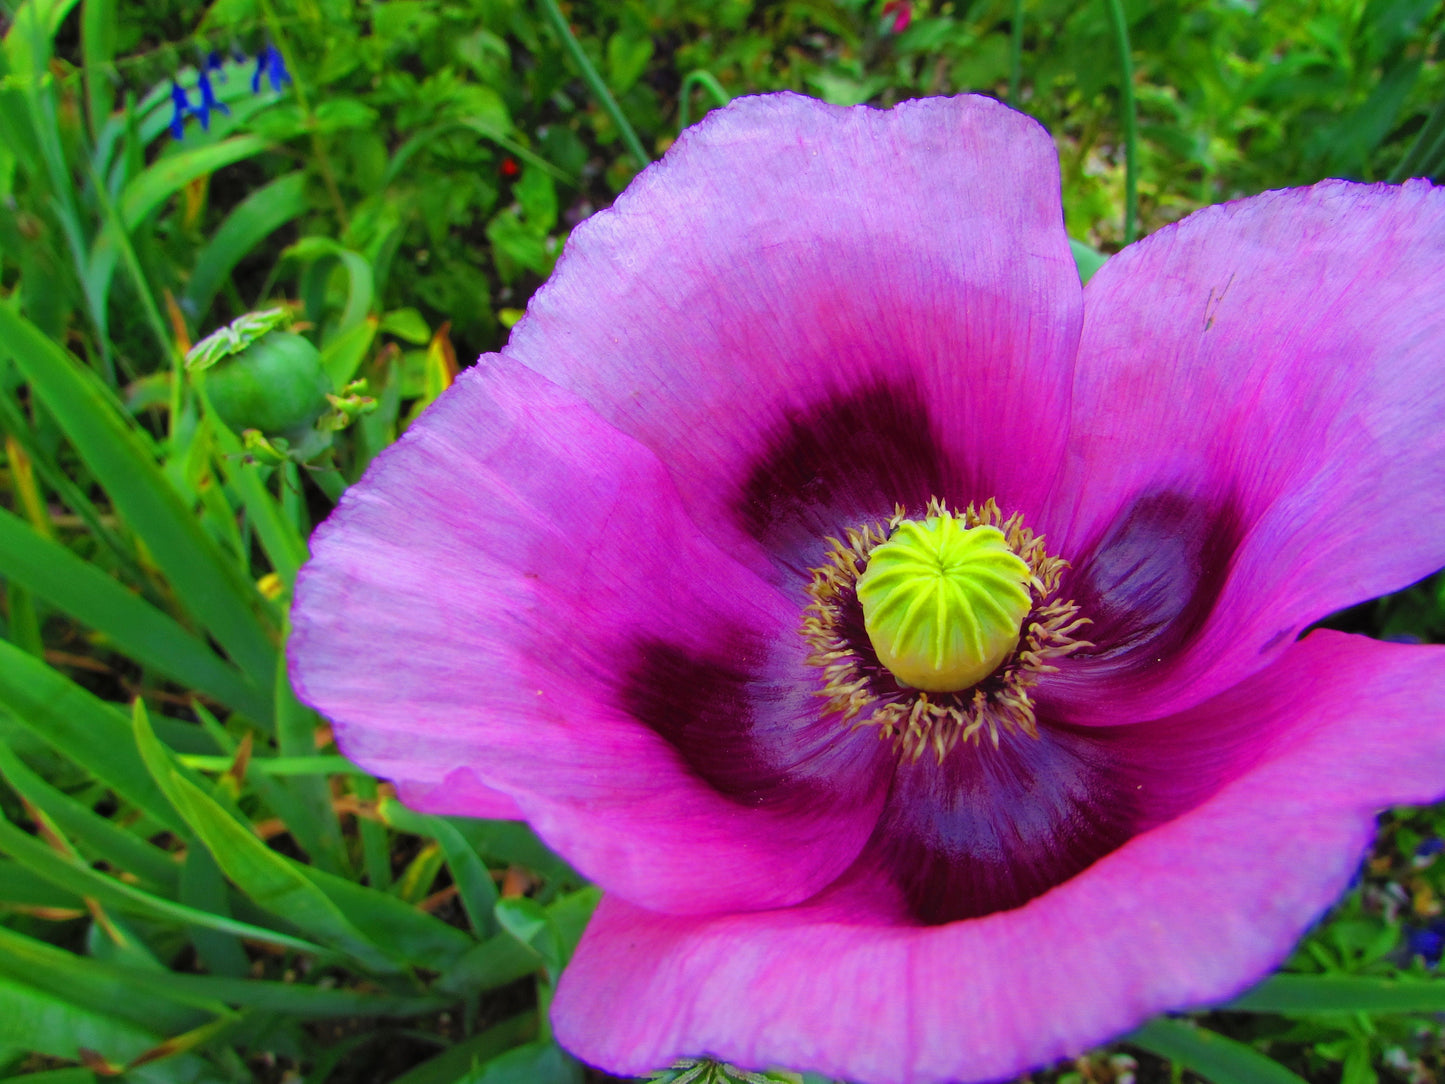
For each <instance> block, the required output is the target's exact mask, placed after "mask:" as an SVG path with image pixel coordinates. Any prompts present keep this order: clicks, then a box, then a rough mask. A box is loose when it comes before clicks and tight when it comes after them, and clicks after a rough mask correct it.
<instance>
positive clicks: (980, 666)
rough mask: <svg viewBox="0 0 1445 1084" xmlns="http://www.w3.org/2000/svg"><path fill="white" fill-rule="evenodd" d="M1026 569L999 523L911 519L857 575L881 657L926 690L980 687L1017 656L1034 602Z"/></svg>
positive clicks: (901, 676)
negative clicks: (999, 527)
mask: <svg viewBox="0 0 1445 1084" xmlns="http://www.w3.org/2000/svg"><path fill="white" fill-rule="evenodd" d="M1029 581H1030V573H1029V566H1028V565H1027V564H1026V563H1025V562H1024V561H1023V560H1022V559H1021V558H1020V557H1019V556H1018V554H1016V553H1014V551H1013V550H1011V549H1010V548H1009V545H1008V542H1007V540H1006V539H1005V538H1004V536H1003V533H1002V532H1001V531H999V530H998V529H997V528H995V527H987V526H980V527H973V528H968V527H964V526H963V524H962V523H960V522H959V521H958V520H957V519H955V518H954V517H953V516H951V515H948V514H947V513H945V514H943V515H939V516H929V517H928V518H927V519H924V520H912V519H906V520H903V521H902V522H901V523H899V524H898V526H897V527H895V528H894V529H893V533H892V534H891V535H890V536H889V538H888V541H886V542H884V543H882V544H881V545H879V546H877V547H876V548H875V549H874V550H873V552H872V553H870V554H869V555H868V567H867V568H866V569H865V570H864V572H863V575H862V576H860V577H859V579H858V601H859V602H861V603H862V604H863V623H864V627H865V628H866V629H867V630H868V638H869V640H871V641H872V643H873V649H874V650H875V651H876V652H877V653H878V661H879V662H881V663H882V664H883V665H884V666H886V667H887V668H888V669H889V671H890V672H891V673H892V674H893V676H894V677H895V678H897V679H898V680H899V681H900V682H902V683H904V684H905V685H911V686H912V687H913V688H915V689H922V690H924V691H925V692H940V693H943V692H959V691H961V690H963V689H967V688H968V687H969V686H971V685H976V684H978V682H980V681H982V680H983V679H984V678H986V677H988V675H989V674H991V673H993V672H994V671H995V670H996V669H998V667H999V666H1000V665H1001V664H1002V663H1003V662H1004V661H1005V660H1006V659H1007V658H1008V657H1009V656H1010V655H1011V654H1013V651H1014V648H1015V647H1017V646H1018V641H1019V630H1020V629H1021V628H1022V626H1023V620H1024V618H1025V617H1027V616H1028V613H1029V610H1030V608H1031V607H1032V606H1033V598H1032V595H1031V594H1030V592H1029Z"/></svg>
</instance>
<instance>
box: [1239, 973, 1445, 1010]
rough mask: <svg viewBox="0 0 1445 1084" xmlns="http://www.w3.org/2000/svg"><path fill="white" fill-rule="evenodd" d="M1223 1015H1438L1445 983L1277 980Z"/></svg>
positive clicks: (1296, 977) (1365, 978) (1336, 978)
mask: <svg viewBox="0 0 1445 1084" xmlns="http://www.w3.org/2000/svg"><path fill="white" fill-rule="evenodd" d="M1221 1010H1222V1011H1225V1012H1269V1013H1285V1014H1289V1015H1293V1014H1295V1013H1307V1012H1308V1013H1315V1012H1321V1013H1361V1012H1364V1013H1440V1012H1445V979H1408V978H1407V979H1382V978H1373V977H1369V976H1361V975H1275V976H1273V977H1272V978H1268V979H1265V980H1264V982H1262V983H1260V984H1259V985H1258V986H1256V987H1255V988H1254V989H1253V990H1250V991H1249V992H1248V993H1246V994H1245V995H1244V996H1243V997H1238V998H1235V999H1234V1000H1233V1001H1231V1002H1229V1004H1227V1005H1223V1006H1221Z"/></svg>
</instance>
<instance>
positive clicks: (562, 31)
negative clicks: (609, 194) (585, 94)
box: [537, 0, 652, 169]
mask: <svg viewBox="0 0 1445 1084" xmlns="http://www.w3.org/2000/svg"><path fill="white" fill-rule="evenodd" d="M537 2H538V3H539V4H540V5H541V8H542V14H544V15H545V16H547V21H548V22H549V23H551V24H552V29H553V30H555V31H556V32H557V37H558V38H560V39H561V41H562V47H563V48H564V49H566V50H567V55H568V56H570V57H571V58H572V63H574V64H575V65H577V72H578V74H579V75H581V76H582V81H583V82H584V83H586V84H587V89H588V90H590V91H591V92H592V96H593V97H594V98H596V99H597V104H598V105H600V106H601V107H602V111H603V112H604V113H606V114H607V115H608V116H609V117H611V118H612V123H613V124H615V125H617V131H618V134H619V135H621V137H622V144H623V146H625V147H626V148H627V152H628V153H629V154H631V155H632V157H633V160H634V161H636V162H637V168H638V169H646V168H647V167H648V166H649V165H651V164H652V156H651V155H649V154H648V153H647V151H646V149H645V148H644V147H643V146H642V140H640V139H638V138H637V132H636V131H635V130H634V129H633V127H632V125H631V124H630V123H629V122H628V120H627V115H626V114H625V113H623V112H622V107H621V106H619V105H618V104H617V99H615V98H614V97H612V91H610V90H609V89H607V81H606V80H604V79H603V78H602V76H601V74H599V73H598V71H597V68H596V67H595V66H593V64H592V61H591V60H590V59H589V58H588V56H587V51H586V50H585V49H583V48H582V43H581V42H579V41H578V40H577V35H575V34H573V33H572V28H571V27H570V26H568V25H567V17H566V16H565V15H563V14H562V9H561V8H559V7H558V6H557V0H537Z"/></svg>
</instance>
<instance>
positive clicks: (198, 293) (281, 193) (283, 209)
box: [185, 170, 309, 320]
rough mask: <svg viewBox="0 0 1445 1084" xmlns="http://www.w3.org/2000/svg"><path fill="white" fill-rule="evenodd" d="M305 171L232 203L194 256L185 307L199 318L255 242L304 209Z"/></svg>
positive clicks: (268, 185)
mask: <svg viewBox="0 0 1445 1084" xmlns="http://www.w3.org/2000/svg"><path fill="white" fill-rule="evenodd" d="M308 205H309V204H308V202H307V199H306V174H305V173H304V172H302V171H300V170H297V171H296V172H295V173H288V174H286V175H285V176H284V177H278V178H277V179H276V180H274V181H272V182H270V183H269V184H266V185H264V186H262V187H261V188H258V189H256V191H254V192H252V193H251V194H250V195H249V196H247V197H246V198H245V199H244V200H242V201H241V202H240V203H239V204H237V205H236V208H235V210H233V211H232V212H231V213H230V214H229V215H227V216H226V220H225V221H224V222H222V223H221V225H220V227H219V228H218V229H217V230H216V232H215V234H214V235H213V236H212V237H211V239H210V241H209V242H207V244H206V247H205V248H204V249H202V250H201V254H200V256H198V257H197V258H196V265H195V267H194V268H193V269H192V271H191V279H190V282H188V283H187V284H186V291H185V301H186V303H187V305H186V307H187V308H188V309H189V310H190V311H191V312H192V313H194V314H195V316H196V319H198V320H200V319H203V318H204V317H205V315H206V312H207V310H209V309H210V307H211V302H212V301H213V300H214V299H215V296H216V291H218V290H219V289H220V288H221V285H222V284H223V283H224V282H225V281H226V279H227V277H228V276H229V275H230V274H231V271H232V269H233V268H234V267H235V266H236V264H237V263H239V262H240V261H241V260H242V259H243V258H244V257H245V256H247V255H248V254H249V253H250V252H251V251H252V250H253V249H254V248H256V246H257V245H259V244H260V243H261V242H262V241H264V240H265V239H266V238H267V237H269V236H271V234H273V233H275V232H276V230H278V229H280V228H281V227H282V226H284V225H285V224H286V223H287V222H290V221H291V220H292V219H293V218H298V217H300V216H301V215H302V214H304V213H305V212H306V209H307V207H308Z"/></svg>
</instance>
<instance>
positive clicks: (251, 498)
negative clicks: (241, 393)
mask: <svg viewBox="0 0 1445 1084" xmlns="http://www.w3.org/2000/svg"><path fill="white" fill-rule="evenodd" d="M210 432H211V433H212V435H213V436H214V438H215V442H216V447H217V448H218V449H219V450H220V457H219V458H220V463H221V471H222V473H223V474H224V475H225V477H226V481H227V482H228V483H229V484H230V485H231V487H232V488H233V489H234V490H235V491H236V494H237V495H238V496H239V497H240V498H241V504H242V506H243V507H244V508H245V510H246V518H247V521H248V522H249V523H250V525H251V526H252V528H254V529H255V531H256V536H257V537H258V538H259V539H260V541H261V548H262V549H263V550H265V551H266V557H267V559H268V560H269V561H270V562H271V567H272V569H274V570H275V572H276V575H277V576H279V577H280V578H281V582H282V583H284V584H285V585H286V586H287V587H288V588H290V587H292V586H294V585H295V583H296V573H297V572H298V571H299V570H300V568H301V566H302V565H303V564H305V563H306V540H305V539H304V538H302V537H301V536H300V535H299V534H298V533H297V532H296V531H295V529H294V528H292V526H291V524H290V523H288V522H287V520H286V517H285V516H284V515H283V514H282V513H281V509H280V506H279V505H278V503H277V501H276V499H275V498H274V497H272V496H271V492H270V490H268V489H267V488H266V473H265V472H266V471H267V468H266V467H263V466H262V465H261V464H259V463H254V462H248V458H249V457H248V456H247V455H246V454H245V449H243V448H242V446H241V441H240V439H239V438H238V437H237V436H236V434H235V433H233V432H231V431H230V430H229V429H227V428H226V427H225V426H224V425H215V426H213V427H212V428H211V430H210ZM268 714H269V711H268Z"/></svg>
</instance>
